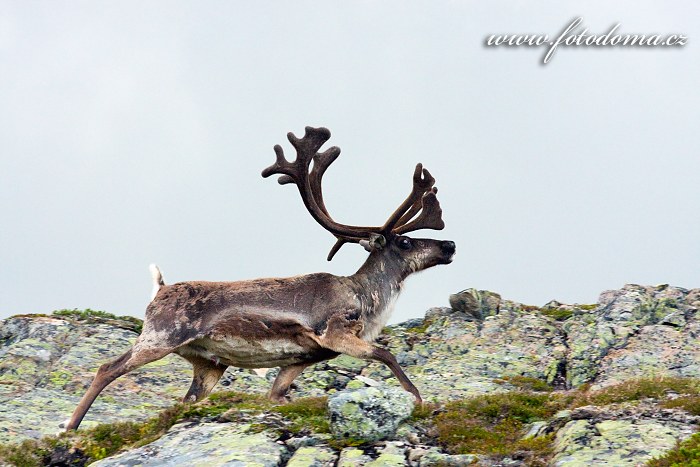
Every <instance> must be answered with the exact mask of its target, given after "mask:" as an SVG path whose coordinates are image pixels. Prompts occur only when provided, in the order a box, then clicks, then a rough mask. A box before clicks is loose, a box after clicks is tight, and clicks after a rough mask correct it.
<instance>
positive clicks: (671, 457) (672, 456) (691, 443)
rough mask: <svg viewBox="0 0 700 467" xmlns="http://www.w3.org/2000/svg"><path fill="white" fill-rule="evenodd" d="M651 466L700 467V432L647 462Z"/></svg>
mask: <svg viewBox="0 0 700 467" xmlns="http://www.w3.org/2000/svg"><path fill="white" fill-rule="evenodd" d="M647 465H648V466H651V467H700V433H696V434H694V435H693V436H691V437H690V438H688V439H687V440H685V441H683V442H682V443H679V444H678V445H677V446H676V447H675V448H674V449H672V450H670V451H668V452H667V453H665V454H664V455H663V456H661V457H657V458H655V459H652V460H650V461H649V462H647Z"/></svg>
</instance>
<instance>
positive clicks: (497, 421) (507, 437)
mask: <svg viewBox="0 0 700 467" xmlns="http://www.w3.org/2000/svg"><path fill="white" fill-rule="evenodd" d="M561 408H563V404H562V403H561V401H560V400H559V398H557V397H555V396H553V395H550V394H537V393H531V392H522V391H516V392H509V393H502V394H490V395H485V396H478V397H473V398H470V399H466V400H463V401H455V402H450V403H448V404H447V405H446V406H445V411H444V412H443V413H440V414H439V415H438V416H437V417H436V418H435V428H436V431H437V433H438V441H439V442H440V443H441V444H442V445H443V446H444V447H445V448H446V449H447V450H448V451H449V452H452V453H454V454H467V453H480V454H489V455H493V456H499V457H505V456H514V455H516V456H518V457H519V458H521V459H525V458H527V459H528V463H529V464H530V465H538V464H541V465H544V464H545V463H546V461H547V458H548V457H549V455H550V453H551V437H542V438H529V439H522V437H523V434H524V433H523V431H524V429H525V427H526V425H527V424H529V423H532V422H535V421H539V420H545V419H547V418H549V417H551V416H552V415H553V414H554V413H555V412H557V411H558V410H560V409H561Z"/></svg>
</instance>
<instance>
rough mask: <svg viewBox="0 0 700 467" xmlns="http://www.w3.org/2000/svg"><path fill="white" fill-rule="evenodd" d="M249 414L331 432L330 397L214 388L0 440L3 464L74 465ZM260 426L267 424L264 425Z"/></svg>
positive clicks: (293, 428) (30, 466)
mask: <svg viewBox="0 0 700 467" xmlns="http://www.w3.org/2000/svg"><path fill="white" fill-rule="evenodd" d="M233 411H236V412H237V413H241V412H246V413H248V414H250V413H253V414H257V413H262V412H265V411H269V412H276V413H279V414H281V415H283V416H284V417H285V418H287V419H288V420H289V421H291V424H290V426H289V430H290V431H291V432H294V433H298V432H302V431H309V432H314V433H327V432H329V431H330V427H329V422H328V413H327V410H326V398H325V397H316V398H305V399H298V400H296V401H294V402H291V403H289V404H287V405H280V406H276V405H274V404H273V403H272V402H271V401H269V400H268V399H266V398H264V397H263V396H259V395H251V394H243V393H237V392H220V393H214V394H212V395H211V396H210V397H209V398H207V399H204V400H203V401H200V402H198V403H196V404H192V405H188V404H176V405H175V406H173V407H171V408H169V409H166V410H164V411H162V412H161V413H160V414H159V415H158V416H157V417H153V418H151V419H149V420H146V421H145V422H142V423H137V422H120V423H110V424H102V425H97V426H96V427H94V428H90V429H86V430H80V431H71V432H68V433H62V434H60V435H58V436H46V437H44V438H42V439H41V440H27V441H24V442H22V443H7V444H0V464H2V463H3V462H6V463H9V464H11V465H17V466H21V467H33V466H41V465H48V464H50V463H51V459H56V458H57V456H58V458H60V459H67V458H70V459H71V463H70V465H84V464H86V463H90V462H95V461H97V460H100V459H104V458H105V457H108V456H111V455H113V454H115V453H117V452H118V451H120V450H123V449H127V448H128V449H131V448H136V447H140V446H143V445H145V444H148V443H151V442H153V441H155V440H156V439H158V438H160V437H161V436H162V435H163V434H164V433H165V432H166V431H167V430H168V429H169V428H170V427H171V426H173V425H174V424H175V423H178V422H179V421H181V420H186V419H199V418H204V417H218V416H221V415H224V414H225V413H226V412H228V413H231V412H233ZM258 428H259V430H260V431H262V430H264V429H269V427H267V426H265V425H264V424H262V425H261V426H260V427H258Z"/></svg>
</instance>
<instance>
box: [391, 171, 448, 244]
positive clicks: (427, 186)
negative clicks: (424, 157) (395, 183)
mask: <svg viewBox="0 0 700 467" xmlns="http://www.w3.org/2000/svg"><path fill="white" fill-rule="evenodd" d="M434 184H435V179H434V178H433V176H432V175H430V172H428V169H424V168H423V164H420V163H418V164H416V169H415V170H414V172H413V188H412V189H411V193H410V194H409V195H408V198H406V199H405V200H404V202H403V203H401V205H399V207H398V208H397V209H396V211H394V213H393V214H392V215H391V216H390V217H389V219H387V221H386V222H385V223H384V226H383V227H382V232H390V231H392V230H394V228H395V227H396V225H397V224H398V223H399V221H400V220H401V219H402V218H405V217H404V216H405V214H407V211H409V210H413V209H414V208H413V206H414V205H415V204H417V203H421V199H422V198H423V195H424V194H425V192H427V191H430V190H431V189H432V188H433V185H434ZM416 212H417V211H416ZM413 214H414V215H415V212H414V213H413ZM411 217H413V216H411ZM408 219H410V218H408ZM408 219H407V220H408Z"/></svg>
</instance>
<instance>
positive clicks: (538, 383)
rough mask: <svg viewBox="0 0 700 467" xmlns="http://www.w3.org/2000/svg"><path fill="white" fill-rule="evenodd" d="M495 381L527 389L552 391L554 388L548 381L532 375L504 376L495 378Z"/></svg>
mask: <svg viewBox="0 0 700 467" xmlns="http://www.w3.org/2000/svg"><path fill="white" fill-rule="evenodd" d="M493 382H494V383H497V384H510V385H512V386H515V387H516V388H518V389H523V390H525V391H535V392H551V391H553V390H554V388H553V387H552V386H550V385H549V384H547V382H546V381H542V380H541V379H537V378H532V377H530V376H504V377H503V378H499V379H494V380H493Z"/></svg>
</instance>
